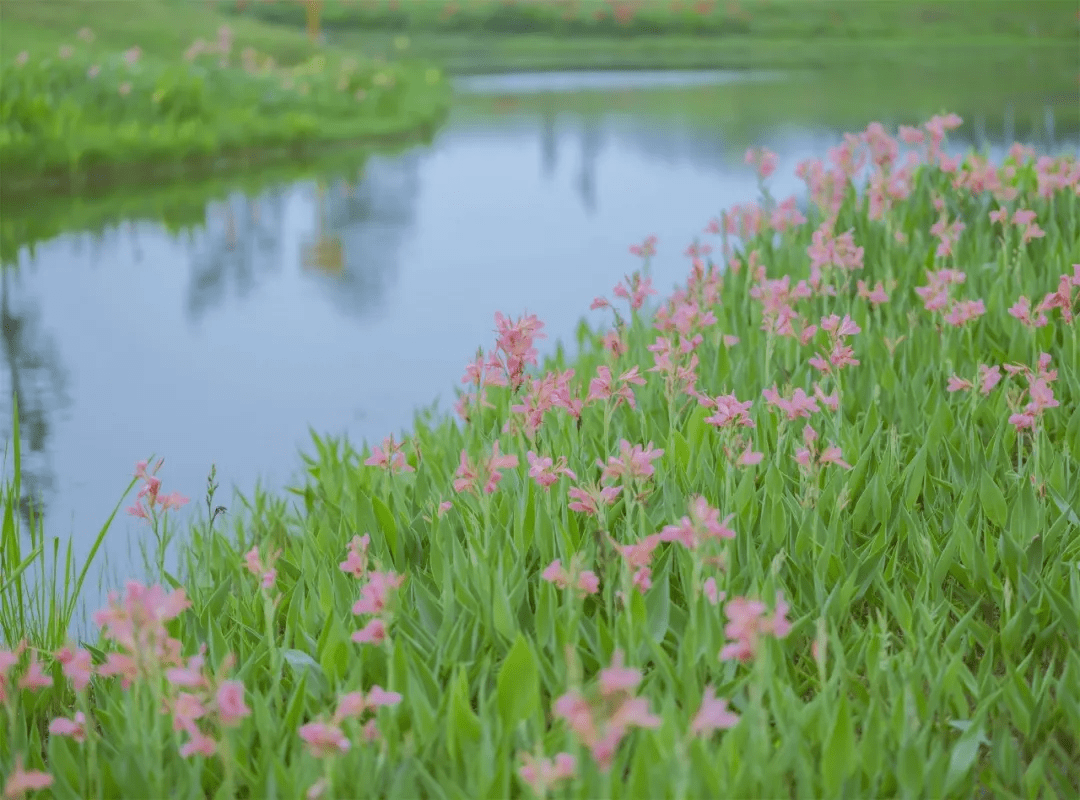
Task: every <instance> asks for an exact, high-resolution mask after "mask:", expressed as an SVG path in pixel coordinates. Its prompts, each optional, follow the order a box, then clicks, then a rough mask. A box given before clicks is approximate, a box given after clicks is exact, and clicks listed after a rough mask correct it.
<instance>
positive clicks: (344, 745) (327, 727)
mask: <svg viewBox="0 0 1080 800" xmlns="http://www.w3.org/2000/svg"><path fill="white" fill-rule="evenodd" d="M298 732H299V734H300V738H301V739H303V740H304V742H305V743H307V746H308V751H309V752H310V753H311V755H313V756H314V757H315V758H326V757H327V756H332V755H336V754H337V753H344V752H347V751H348V750H349V748H350V747H351V746H352V743H351V742H350V741H349V740H348V739H347V738H346V737H345V734H344V733H342V732H341V728H339V727H338V726H337V725H332V724H330V723H327V722H309V723H308V724H307V725H302V726H301V727H300V730H299V731H298Z"/></svg>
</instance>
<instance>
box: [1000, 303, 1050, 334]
mask: <svg viewBox="0 0 1080 800" xmlns="http://www.w3.org/2000/svg"><path fill="white" fill-rule="evenodd" d="M1009 315H1010V316H1012V317H1016V319H1018V320H1020V321H1021V322H1022V323H1023V324H1024V325H1025V326H1027V327H1029V328H1042V327H1043V326H1045V325H1046V324H1047V323H1048V322H1049V321H1050V320H1049V319H1047V316H1046V314H1044V313H1043V312H1042V311H1041V310H1036V313H1035V314H1034V316H1033V315H1032V313H1031V301H1030V300H1028V299H1027V297H1025V296H1023V295H1021V296H1020V299H1019V300H1017V301H1016V303H1015V304H1013V306H1012V307H1011V308H1009Z"/></svg>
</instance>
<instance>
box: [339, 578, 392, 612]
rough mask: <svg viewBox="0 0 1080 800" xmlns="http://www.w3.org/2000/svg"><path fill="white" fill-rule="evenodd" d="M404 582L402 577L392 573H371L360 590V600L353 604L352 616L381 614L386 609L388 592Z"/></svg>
mask: <svg viewBox="0 0 1080 800" xmlns="http://www.w3.org/2000/svg"><path fill="white" fill-rule="evenodd" d="M404 582H405V576H404V575H395V574H394V573H393V572H371V573H369V574H368V582H367V583H366V584H364V586H363V588H362V589H361V590H360V599H359V600H357V601H356V603H354V604H353V607H352V613H354V614H381V613H382V612H383V611H384V610H385V609H386V604H387V602H388V600H389V596H390V591H391V590H393V589H397V588H398V587H400V586H401V584H402V583H404Z"/></svg>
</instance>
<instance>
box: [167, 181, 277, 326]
mask: <svg viewBox="0 0 1080 800" xmlns="http://www.w3.org/2000/svg"><path fill="white" fill-rule="evenodd" d="M282 201H283V198H282V195H281V192H268V193H266V194H264V195H262V196H261V197H255V198H252V197H247V196H245V195H243V194H240V193H235V194H233V195H231V196H230V197H228V198H226V199H225V200H224V201H220V202H212V203H210V204H209V205H208V206H207V208H206V223H205V227H203V229H202V230H200V231H198V232H197V233H196V232H194V231H193V232H190V233H189V237H190V238H188V240H187V245H188V248H189V252H190V254H191V255H190V262H189V263H190V267H191V282H190V288H189V289H188V301H187V307H188V314H189V315H190V316H191V317H192V318H193V319H196V320H197V319H199V318H200V317H202V316H203V315H204V314H205V313H206V312H207V310H208V309H210V308H211V307H215V306H216V307H221V306H223V305H224V304H225V303H226V302H227V300H228V298H229V297H230V296H231V295H232V294H233V293H235V297H236V299H237V300H240V301H243V300H245V299H246V298H247V297H248V296H249V295H250V294H251V292H252V291H253V290H254V289H255V287H256V286H257V284H258V283H259V282H260V281H261V280H262V279H264V278H266V277H268V276H270V275H273V274H274V273H276V272H278V271H279V270H280V267H281V240H280V230H281V223H282V216H283V214H284V204H283V202H282Z"/></svg>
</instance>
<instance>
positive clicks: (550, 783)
mask: <svg viewBox="0 0 1080 800" xmlns="http://www.w3.org/2000/svg"><path fill="white" fill-rule="evenodd" d="M521 758H522V762H523V763H522V765H521V767H519V768H518V775H519V776H520V777H521V780H523V781H524V782H525V783H527V784H528V785H529V788H530V789H532V790H533V792H534V793H535V794H537V795H539V796H541V797H543V796H545V795H546V794H547V792H548V790H550V789H552V788H554V787H555V786H557V785H558V784H559V783H560V782H562V781H564V780H569V779H570V778H573V777H574V775H575V774H576V772H577V761H576V759H575V758H574V757H573V756H572V755H570V754H569V753H558V754H557V755H556V756H555V758H554V760H552V759H548V758H536V757H535V756H532V755H530V754H529V753H523V754H522V756H521Z"/></svg>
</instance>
